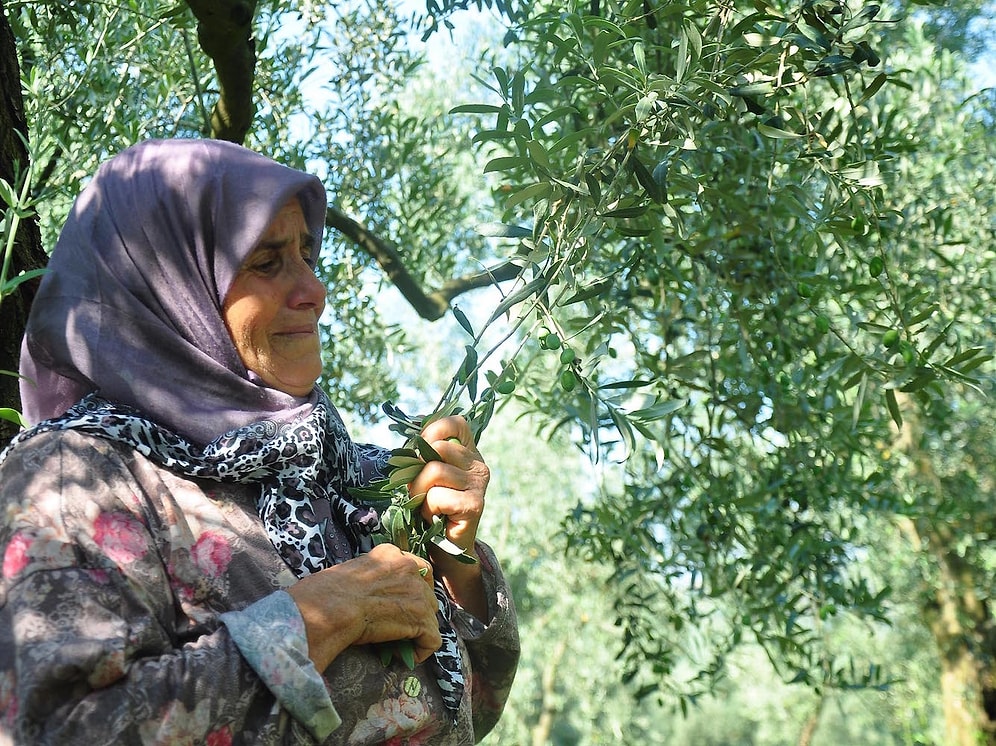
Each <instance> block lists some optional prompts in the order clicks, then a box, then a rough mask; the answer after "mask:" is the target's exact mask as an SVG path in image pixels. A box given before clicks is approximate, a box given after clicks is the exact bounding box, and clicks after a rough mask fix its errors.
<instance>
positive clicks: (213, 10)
mask: <svg viewBox="0 0 996 746" xmlns="http://www.w3.org/2000/svg"><path fill="white" fill-rule="evenodd" d="M187 5H188V6H190V10H192V11H193V13H194V16H195V17H196V18H197V40H198V41H199V42H200V45H201V49H203V50H204V53H205V54H206V55H207V56H208V57H210V58H211V61H212V62H214V68H215V71H216V72H217V73H218V89H219V91H220V94H221V95H220V97H219V98H218V102H217V103H216V104H215V106H214V111H213V112H212V113H211V136H212V137H214V138H216V139H219V140H230V141H231V142H235V143H239V144H241V143H242V142H243V141H244V140H245V138H246V133H247V132H248V131H249V126H250V124H252V118H253V115H254V114H255V108H256V107H255V105H254V104H253V98H252V84H253V77H254V75H255V71H256V44H255V41H254V40H253V38H252V19H253V15H254V14H255V13H256V0H187Z"/></svg>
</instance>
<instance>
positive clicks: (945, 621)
mask: <svg viewBox="0 0 996 746" xmlns="http://www.w3.org/2000/svg"><path fill="white" fill-rule="evenodd" d="M947 533H948V532H947V531H945V530H943V529H942V530H940V531H938V530H934V531H931V532H929V533H928V534H927V543H928V545H930V546H934V547H937V550H938V551H936V552H935V554H936V555H937V560H938V565H939V566H940V568H941V583H940V586H939V587H938V588H937V589H936V592H935V595H934V603H932V604H931V605H930V607H929V609H927V611H926V616H927V621H928V624H929V625H930V629H931V632H933V635H934V639H935V640H936V641H937V647H938V650H939V651H940V656H941V708H942V710H943V712H944V729H945V733H944V742H945V743H946V744H949V746H978V744H979V743H984V744H987V746H996V712H994V711H993V709H994V705H996V662H994V657H996V649H994V645H993V632H992V629H993V618H992V614H991V612H990V609H989V607H988V604H987V603H986V602H985V601H983V600H982V599H980V598H979V597H978V595H977V594H976V592H975V585H974V582H973V578H972V568H971V567H970V566H969V565H968V564H967V563H966V562H965V561H964V560H963V559H962V558H961V557H960V556H959V555H958V554H957V553H956V552H954V551H953V550H952V548H951V547H952V545H951V539H952V537H951V536H946V535H945V534H947ZM980 737H981V739H983V740H981V741H980Z"/></svg>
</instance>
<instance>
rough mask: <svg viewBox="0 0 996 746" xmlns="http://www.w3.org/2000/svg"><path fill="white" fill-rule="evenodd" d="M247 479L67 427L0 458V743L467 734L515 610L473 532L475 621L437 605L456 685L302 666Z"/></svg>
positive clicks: (497, 696)
mask: <svg viewBox="0 0 996 746" xmlns="http://www.w3.org/2000/svg"><path fill="white" fill-rule="evenodd" d="M253 492H254V490H253V488H252V487H250V486H244V485H233V484H221V483H217V482H209V481H203V480H194V479H189V478H186V477H182V476H178V475H176V474H174V473H172V472H169V471H165V470H163V469H161V468H159V467H157V466H155V465H154V464H152V463H151V462H150V461H148V460H147V459H145V458H144V457H143V456H141V455H140V454H138V453H137V452H135V451H133V450H130V449H128V448H125V447H122V446H120V445H116V444H114V443H111V442H108V441H106V440H102V439H100V438H96V437H93V436H90V435H85V434H81V433H79V432H74V431H72V430H69V431H62V432H55V433H43V434H39V435H36V436H35V437H32V438H30V439H28V440H26V441H24V442H23V443H21V444H19V445H18V446H17V447H15V448H13V449H12V450H11V451H10V453H9V454H8V456H7V459H6V460H5V461H4V463H3V465H2V467H0V555H2V558H3V567H2V578H0V745H2V744H7V743H17V744H31V745H32V746H35V745H36V744H54V743H86V744H124V743H127V744H206V745H207V746H227V745H228V744H243V743H245V744H249V743H252V744H351V745H356V746H359V745H361V744H398V745H400V744H411V745H413V746H414V745H415V744H440V745H442V746H457V745H458V744H471V743H474V742H476V741H478V740H480V739H481V738H483V736H484V735H485V734H486V733H487V732H488V731H489V730H490V729H491V728H492V727H493V726H494V724H495V723H496V722H497V719H498V717H499V715H500V714H501V710H502V708H503V706H504V703H505V700H506V698H507V696H508V692H509V689H510V687H511V684H512V678H513V676H514V674H515V667H516V664H517V661H518V654H519V646H518V634H517V628H516V621H515V611H514V607H513V605H512V600H511V597H510V594H509V590H508V586H507V585H506V583H505V581H504V578H503V576H502V574H501V570H500V568H499V566H498V563H497V561H496V559H495V557H494V555H493V554H492V553H491V551H490V549H488V548H487V547H485V546H484V545H479V547H478V551H479V554H480V556H481V558H482V564H483V567H484V571H485V582H486V586H487V591H488V594H489V604H490V613H491V620H490V622H489V623H488V624H487V625H484V624H483V623H481V622H480V621H478V620H477V619H475V618H474V617H472V616H471V615H470V614H467V613H466V612H463V611H462V610H460V609H459V608H458V609H456V612H455V619H454V626H455V627H456V630H457V632H458V635H459V637H460V641H461V652H462V655H463V659H464V662H465V667H466V672H467V687H466V690H465V692H464V695H463V700H462V702H461V704H460V709H459V713H458V715H457V717H456V719H455V721H454V719H453V717H452V716H451V715H450V713H448V712H447V711H446V710H445V709H444V706H443V703H442V700H441V698H440V694H439V690H438V686H437V684H436V680H435V675H434V673H433V672H432V670H430V669H429V668H427V667H426V666H424V665H423V666H418V667H416V668H415V669H414V670H408V669H407V668H406V667H405V666H404V665H403V664H401V663H392V664H391V665H389V666H387V667H385V666H384V665H383V664H382V663H381V661H380V657H379V655H378V654H377V652H376V651H374V650H372V649H370V648H368V647H353V648H349V649H348V650H347V651H345V652H344V653H343V654H341V655H340V656H339V657H338V658H337V659H336V660H335V661H334V662H333V664H332V665H331V666H330V667H329V669H328V670H327V671H325V672H324V674H319V672H318V671H316V670H315V668H314V666H313V665H312V664H311V662H310V660H309V658H308V655H307V652H308V648H307V640H306V637H305V633H304V625H303V622H302V620H301V617H300V614H299V613H298V611H297V607H296V605H295V604H294V602H293V601H292V600H291V598H290V596H289V594H287V593H286V591H284V590H282V589H284V588H286V587H287V586H289V585H290V584H292V583H293V582H294V576H293V574H292V573H291V572H290V570H289V569H288V568H287V566H286V565H285V564H284V563H283V562H282V561H281V559H280V558H279V556H278V555H277V553H276V551H275V550H274V549H273V546H272V545H271V544H270V541H269V539H268V538H267V535H266V532H265V530H264V528H263V526H262V524H261V522H260V520H259V518H258V516H257V515H256V512H255V509H254V503H255V496H254V494H253Z"/></svg>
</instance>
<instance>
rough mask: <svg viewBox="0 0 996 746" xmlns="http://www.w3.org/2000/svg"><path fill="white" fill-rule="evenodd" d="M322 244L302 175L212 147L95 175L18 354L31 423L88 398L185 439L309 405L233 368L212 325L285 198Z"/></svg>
mask: <svg viewBox="0 0 996 746" xmlns="http://www.w3.org/2000/svg"><path fill="white" fill-rule="evenodd" d="M294 196H297V197H298V198H299V199H300V201H301V207H302V210H303V212H304V218H305V221H306V223H307V225H308V229H309V231H310V232H311V233H312V234H313V236H314V238H315V247H316V248H315V253H316V254H317V252H318V247H319V246H320V244H321V236H322V230H323V227H324V223H325V210H326V201H325V200H326V198H325V189H324V188H323V187H322V184H321V182H320V181H319V180H318V179H317V178H316V177H314V176H311V175H308V174H305V173H302V172H300V171H296V170H294V169H291V168H288V167H286V166H283V165H281V164H279V163H276V162H274V161H272V160H270V159H269V158H266V157H264V156H262V155H259V154H258V153H254V152H252V151H250V150H247V149H245V148H243V147H240V146H238V145H234V144H232V143H228V142H223V141H219V140H192V139H191V140H151V141H148V142H144V143H141V144H139V145H135V146H133V147H131V148H129V149H127V150H125V151H123V152H121V153H120V154H118V155H117V156H115V157H114V158H112V159H110V160H109V161H107V162H105V163H104V164H103V165H102V166H101V167H100V168H99V169H98V171H97V173H96V175H95V176H94V177H93V179H92V180H91V182H90V183H89V184H88V185H87V187H86V188H85V189H84V190H83V192H82V193H81V194H80V195H79V197H78V198H77V200H76V203H75V204H74V205H73V208H72V211H71V212H70V215H69V218H68V219H67V221H66V224H65V226H64V227H63V230H62V233H61V235H60V237H59V240H58V243H57V244H56V246H55V250H54V252H53V254H52V258H51V260H50V262H49V265H48V269H49V272H48V273H47V274H46V275H45V276H44V277H43V279H42V282H41V286H40V288H39V291H38V294H37V295H36V297H35V300H34V304H33V306H32V310H31V314H30V317H29V319H28V325H27V331H26V332H25V336H24V341H23V344H22V347H21V362H20V372H21V375H22V376H24V378H22V379H21V402H22V407H23V409H24V416H25V419H27V420H28V422H29V423H30V424H34V423H36V422H39V421H41V420H44V419H48V418H50V417H55V416H58V415H60V414H62V413H63V412H65V411H66V410H67V409H68V408H69V407H70V406H72V405H73V404H74V403H75V402H77V401H78V400H79V399H80V398H81V397H83V396H84V395H85V394H88V393H90V392H93V391H96V392H98V393H99V394H100V395H101V396H102V397H104V398H106V399H109V400H111V401H113V402H116V403H118V404H124V405H127V406H130V407H134V408H136V409H139V410H141V411H142V412H143V413H144V414H145V415H146V416H147V417H148V418H150V419H152V420H154V421H155V422H157V423H158V424H160V425H163V426H165V427H167V428H169V429H170V430H173V431H174V432H176V433H177V434H179V435H182V436H185V437H187V438H189V439H190V440H192V441H193V442H195V443H199V444H204V443H208V442H210V441H211V440H213V439H215V438H216V437H218V436H219V435H221V434H223V433H225V432H228V431H229V430H232V429H234V428H237V427H241V426H243V425H247V424H249V423H250V422H255V421H257V420H260V419H270V420H277V421H286V420H290V419H292V418H294V417H296V416H299V415H300V414H302V413H303V412H305V411H307V409H308V408H309V407H310V406H311V405H312V404H313V403H314V399H315V396H314V395H312V397H311V398H310V399H308V398H297V397H293V396H291V395H289V394H285V393H283V392H280V391H277V390H275V389H271V388H267V387H265V386H263V385H261V384H259V383H258V382H256V381H255V380H254V378H255V377H254V376H251V375H250V373H249V372H248V371H247V370H246V369H245V366H244V365H243V364H242V361H241V359H240V358H239V355H238V353H237V351H236V349H235V346H234V345H233V344H232V341H231V338H230V337H229V335H228V330H227V329H226V327H225V323H224V320H223V319H222V315H221V308H222V303H223V301H224V298H225V295H226V294H227V292H228V289H229V287H230V286H231V284H232V281H233V280H234V278H235V275H236V273H237V272H238V269H239V267H240V266H241V265H242V262H243V260H244V259H245V258H246V257H247V256H248V255H249V253H250V252H251V251H252V249H253V248H254V247H255V246H256V244H257V243H258V242H259V240H260V238H261V237H262V235H263V233H264V232H265V231H266V229H267V227H268V226H269V224H270V222H271V221H272V220H273V218H274V217H275V216H276V214H277V212H278V211H279V210H280V208H281V207H282V206H283V205H284V204H286V202H287V201H288V200H290V199H291V198H292V197H294Z"/></svg>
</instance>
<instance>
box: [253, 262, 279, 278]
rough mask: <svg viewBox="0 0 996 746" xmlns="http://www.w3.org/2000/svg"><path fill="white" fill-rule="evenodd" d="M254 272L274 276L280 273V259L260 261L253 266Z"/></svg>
mask: <svg viewBox="0 0 996 746" xmlns="http://www.w3.org/2000/svg"><path fill="white" fill-rule="evenodd" d="M251 269H252V271H253V272H258V273H259V274H261V275H272V274H276V273H277V272H278V271H280V260H279V259H259V260H258V261H255V262H253V263H252V265H251Z"/></svg>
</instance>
